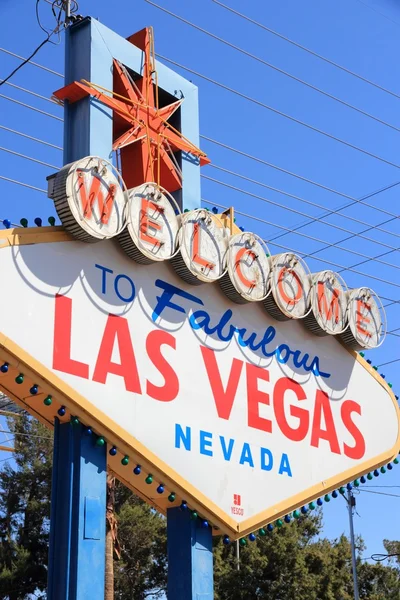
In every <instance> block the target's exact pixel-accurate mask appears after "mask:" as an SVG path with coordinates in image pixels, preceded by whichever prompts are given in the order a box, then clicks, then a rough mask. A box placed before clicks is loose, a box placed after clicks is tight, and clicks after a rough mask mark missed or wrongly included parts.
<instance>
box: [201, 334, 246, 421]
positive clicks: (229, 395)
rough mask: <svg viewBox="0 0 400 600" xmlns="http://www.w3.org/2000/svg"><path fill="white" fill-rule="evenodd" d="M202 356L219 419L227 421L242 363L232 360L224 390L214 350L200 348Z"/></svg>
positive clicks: (235, 359)
mask: <svg viewBox="0 0 400 600" xmlns="http://www.w3.org/2000/svg"><path fill="white" fill-rule="evenodd" d="M200 349H201V353H202V355H203V360H204V364H205V367H206V370H207V375H208V379H209V380H210V385H211V390H212V393H213V396H214V401H215V406H216V407H217V413H218V416H219V418H220V419H229V417H230V414H231V410H232V406H233V401H234V400H235V396H236V392H237V388H238V385H239V379H240V374H241V372H242V367H243V361H242V360H239V359H237V358H234V359H233V361H232V366H231V371H230V373H229V379H228V385H227V386H226V389H224V386H223V383H222V380H221V374H220V372H219V369H218V365H217V359H216V358H215V352H214V350H211V348H206V347H205V346H200Z"/></svg>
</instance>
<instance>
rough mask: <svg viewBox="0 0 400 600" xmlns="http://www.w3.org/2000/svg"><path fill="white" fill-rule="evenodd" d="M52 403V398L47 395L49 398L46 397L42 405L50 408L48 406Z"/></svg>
mask: <svg viewBox="0 0 400 600" xmlns="http://www.w3.org/2000/svg"><path fill="white" fill-rule="evenodd" d="M52 402H53V399H52V397H51V396H50V395H49V396H46V398H45V399H44V400H43V404H44V405H45V406H50V404H51V403H52Z"/></svg>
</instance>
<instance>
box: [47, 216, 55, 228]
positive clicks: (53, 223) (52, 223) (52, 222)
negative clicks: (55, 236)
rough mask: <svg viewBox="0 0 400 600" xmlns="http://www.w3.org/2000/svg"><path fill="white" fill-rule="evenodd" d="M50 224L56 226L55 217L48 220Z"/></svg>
mask: <svg viewBox="0 0 400 600" xmlns="http://www.w3.org/2000/svg"><path fill="white" fill-rule="evenodd" d="M47 220H48V222H49V224H50V225H51V226H52V227H54V225H55V224H56V219H55V217H49V218H48V219H47Z"/></svg>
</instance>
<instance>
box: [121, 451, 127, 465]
mask: <svg viewBox="0 0 400 600" xmlns="http://www.w3.org/2000/svg"><path fill="white" fill-rule="evenodd" d="M128 463H129V456H127V455H126V454H125V456H124V458H122V459H121V465H124V467H126V465H127V464H128Z"/></svg>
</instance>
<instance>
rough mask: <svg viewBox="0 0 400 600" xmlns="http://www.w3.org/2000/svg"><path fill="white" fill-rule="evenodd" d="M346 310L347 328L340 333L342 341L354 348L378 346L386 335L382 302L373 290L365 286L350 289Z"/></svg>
mask: <svg viewBox="0 0 400 600" xmlns="http://www.w3.org/2000/svg"><path fill="white" fill-rule="evenodd" d="M347 311H348V320H349V328H348V330H347V331H345V332H344V333H343V335H342V338H343V341H344V342H345V343H346V344H348V345H349V346H350V347H353V348H355V349H357V348H365V349H372V348H376V347H377V346H380V345H381V344H382V342H383V340H384V338H385V335H386V322H385V316H384V309H383V307H382V303H381V301H380V299H379V297H378V296H377V295H376V294H375V292H374V291H373V290H371V289H369V288H365V287H363V288H358V289H354V290H351V291H350V292H349V294H348V306H347ZM346 334H347V336H346ZM350 334H351V335H350Z"/></svg>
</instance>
